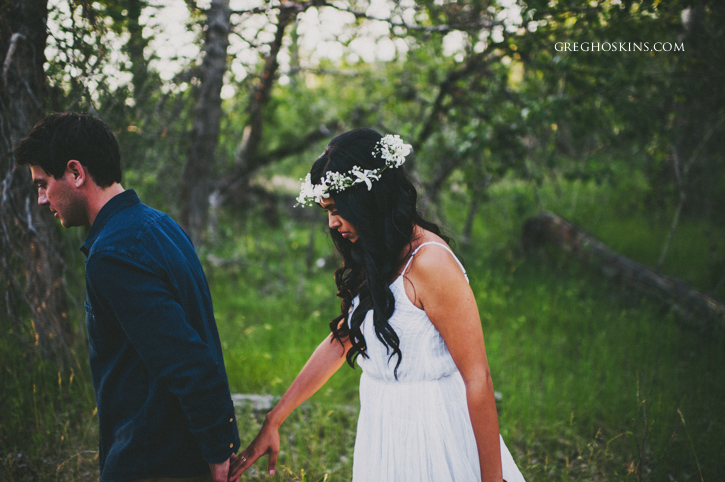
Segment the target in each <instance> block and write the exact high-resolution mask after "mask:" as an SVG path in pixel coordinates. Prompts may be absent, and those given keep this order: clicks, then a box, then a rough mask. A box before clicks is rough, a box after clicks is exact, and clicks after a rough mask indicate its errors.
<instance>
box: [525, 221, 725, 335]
mask: <svg viewBox="0 0 725 482" xmlns="http://www.w3.org/2000/svg"><path fill="white" fill-rule="evenodd" d="M522 242H523V245H524V247H525V248H526V249H531V248H535V247H539V246H543V245H545V244H552V245H554V246H555V247H557V248H559V249H561V250H563V251H565V252H566V253H568V254H570V255H571V256H573V257H575V258H577V259H579V260H580V261H584V262H585V263H589V264H592V265H594V266H596V267H598V268H599V269H600V270H601V271H602V273H603V274H604V275H605V276H607V277H609V278H613V279H616V280H618V281H619V282H621V283H623V284H624V285H626V286H628V287H630V288H632V289H635V290H637V291H639V292H641V293H643V294H645V295H647V296H649V297H651V298H654V299H656V300H658V301H659V302H661V303H664V304H665V305H667V306H669V307H670V308H671V309H673V310H674V311H676V312H677V313H679V314H680V315H681V316H682V317H683V318H685V319H686V320H688V321H689V322H691V323H693V324H694V325H696V326H698V327H700V328H705V327H708V326H712V325H714V326H716V327H718V328H720V329H725V305H723V304H722V303H720V302H718V301H716V300H714V299H712V298H709V297H708V296H706V295H704V294H702V293H700V292H698V291H696V290H694V289H692V288H691V287H689V286H687V285H686V284H685V283H683V282H681V281H678V280H676V279H673V278H669V277H667V276H664V275H661V274H659V273H657V272H655V271H653V270H651V269H649V268H647V267H646V266H643V265H641V264H639V263H636V262H634V261H632V260H630V259H628V258H626V257H624V256H622V255H620V254H617V253H615V252H614V251H612V250H611V249H610V248H608V247H607V246H605V245H604V244H602V243H601V242H600V241H598V240H597V239H596V238H594V237H592V236H590V235H589V234H587V233H585V232H584V231H582V230H581V229H579V228H578V227H576V226H574V225H572V224H570V223H568V222H566V221H565V220H564V219H562V218H560V217H558V216H556V215H554V214H550V213H545V214H540V215H539V216H536V217H533V218H529V219H527V220H526V222H525V223H524V227H523V233H522Z"/></svg>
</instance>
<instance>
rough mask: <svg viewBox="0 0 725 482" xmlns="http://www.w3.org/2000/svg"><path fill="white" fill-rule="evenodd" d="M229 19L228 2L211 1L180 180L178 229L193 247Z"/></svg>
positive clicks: (202, 229)
mask: <svg viewBox="0 0 725 482" xmlns="http://www.w3.org/2000/svg"><path fill="white" fill-rule="evenodd" d="M230 16H231V11H230V10H229V0H214V1H212V3H211V7H210V8H209V11H208V13H207V22H206V28H207V31H206V41H205V44H204V60H203V61H202V64H201V89H200V90H201V92H200V94H199V101H198V103H197V105H196V112H195V114H194V121H193V122H194V123H193V127H192V130H191V146H190V148H189V154H188V158H187V160H186V165H185V166H184V174H183V179H182V190H181V191H182V197H181V225H182V226H183V227H184V228H185V229H186V230H187V231H188V233H189V235H190V236H191V239H192V241H193V242H194V245H195V246H197V247H199V246H200V245H201V244H203V243H204V240H205V238H206V227H207V225H208V217H209V193H210V178H211V172H212V166H213V164H214V153H215V151H216V147H217V144H218V143H219V124H220V121H221V115H222V100H221V89H222V85H223V79H224V73H225V72H226V70H227V47H228V46H229V31H230Z"/></svg>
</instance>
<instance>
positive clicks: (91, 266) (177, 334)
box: [86, 253, 239, 463]
mask: <svg viewBox="0 0 725 482" xmlns="http://www.w3.org/2000/svg"><path fill="white" fill-rule="evenodd" d="M86 278H87V285H88V291H89V296H91V295H93V296H94V297H95V299H96V300H98V303H100V305H101V307H102V309H103V310H104V311H106V312H107V313H108V314H111V316H114V317H115V319H116V320H117V322H118V323H119V325H120V326H121V328H122V329H123V331H124V333H125V334H126V336H127V337H128V339H129V341H130V343H131V345H133V348H134V349H135V351H136V352H137V353H138V356H139V357H140V358H141V360H142V362H143V363H144V365H145V366H146V367H147V369H148V370H149V372H150V374H151V375H152V376H153V377H155V378H156V379H158V380H159V381H161V382H163V383H164V384H165V385H166V386H167V387H168V389H169V390H170V391H171V393H173V394H174V395H175V396H176V397H177V398H178V400H179V402H180V404H181V407H182V409H183V411H184V413H185V414H186V418H187V422H188V425H189V430H190V431H191V432H192V434H193V435H194V436H195V437H196V439H197V440H198V442H199V445H200V447H201V452H202V453H201V456H202V458H203V459H204V460H205V461H206V462H208V463H219V462H223V461H225V460H226V459H227V458H229V456H230V455H231V454H232V453H234V452H236V450H237V449H238V448H239V434H238V432H237V425H236V420H235V418H234V406H233V404H232V401H231V396H230V393H229V386H228V383H227V378H226V374H225V371H224V367H223V363H224V362H223V359H222V355H221V351H220V349H215V348H214V346H213V344H214V343H215V340H203V339H202V336H201V335H200V333H199V332H198V331H197V330H196V329H194V327H193V324H192V323H191V322H190V320H188V319H187V315H186V313H185V310H184V308H183V306H182V304H181V302H180V300H179V299H178V297H179V294H178V290H177V289H175V288H174V285H173V284H172V283H171V282H170V280H169V279H168V276H167V275H166V274H165V273H163V271H162V270H160V268H157V269H154V268H153V264H152V263H148V265H147V264H145V263H139V262H137V261H136V260H133V259H130V258H126V257H124V256H122V255H119V254H117V253H108V254H106V253H98V254H97V255H96V256H93V257H92V258H91V259H89V260H88V263H87V265H86ZM197 288H198V289H203V288H202V287H197ZM194 321H196V322H197V324H198V322H199V320H194ZM205 323H214V319H213V317H212V318H211V319H207V320H206V321H205ZM214 333H216V328H215V329H214Z"/></svg>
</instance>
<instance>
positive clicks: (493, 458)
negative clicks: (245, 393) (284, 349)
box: [230, 129, 523, 482]
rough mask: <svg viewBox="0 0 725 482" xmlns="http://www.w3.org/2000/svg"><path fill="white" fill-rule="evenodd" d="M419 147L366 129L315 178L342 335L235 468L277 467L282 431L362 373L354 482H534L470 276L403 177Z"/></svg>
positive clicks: (308, 369)
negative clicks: (346, 376) (519, 463)
mask: <svg viewBox="0 0 725 482" xmlns="http://www.w3.org/2000/svg"><path fill="white" fill-rule="evenodd" d="M409 152H410V146H409V145H407V144H404V143H403V142H402V141H401V140H400V138H399V137H398V136H390V135H389V136H385V137H383V136H381V135H380V134H379V133H377V132H376V131H374V130H371V129H356V130H353V131H349V132H346V133H344V134H342V135H340V136H338V137H336V138H335V139H333V140H332V141H331V142H330V144H329V145H328V146H327V148H326V149H325V152H323V154H322V155H321V156H320V158H319V159H317V161H315V163H314V164H313V166H312V169H311V171H310V174H308V175H307V178H306V179H305V180H304V182H303V184H302V189H301V192H300V196H299V197H298V199H297V200H298V203H299V204H303V205H314V204H315V203H316V204H319V205H320V206H321V207H322V208H324V209H325V210H326V211H327V214H328V222H329V227H330V233H331V236H332V239H333V240H334V243H335V246H336V248H337V250H338V251H339V252H340V254H341V255H342V260H343V262H342V267H340V268H339V269H338V270H337V271H336V272H335V282H336V284H337V289H338V293H337V295H338V296H339V297H340V298H341V299H342V303H341V305H342V308H341V312H340V315H339V316H337V317H336V318H335V319H334V320H332V322H331V323H330V328H331V332H332V333H331V334H330V335H329V336H328V337H327V339H325V340H324V341H323V342H322V343H321V344H320V345H319V346H318V347H317V349H316V350H315V352H314V353H313V354H312V356H311V357H310V359H309V360H308V362H307V363H306V364H305V366H304V367H303V368H302V371H301V372H300V373H299V375H298V376H297V378H296V379H295V380H294V382H293V383H292V385H291V386H290V387H289V389H288V390H287V392H286V393H285V394H284V396H283V397H282V398H281V400H280V401H279V403H278V404H277V405H276V406H275V407H274V408H273V409H272V411H271V412H269V414H268V415H267V417H266V419H265V421H264V424H263V426H262V429H261V430H260V432H259V434H258V435H257V437H256V438H255V439H254V441H252V443H251V444H250V445H249V446H248V447H247V448H246V449H244V450H243V451H242V452H240V454H239V456H238V458H237V459H236V460H235V461H233V462H232V468H231V471H230V474H231V475H232V476H233V478H236V477H238V476H239V475H240V474H241V473H242V472H244V471H245V470H246V469H248V468H249V467H250V466H251V465H252V463H253V462H254V461H256V460H257V459H258V458H259V457H260V456H262V455H264V454H269V471H270V473H272V474H273V473H274V470H275V467H276V462H277V455H278V453H279V449H280V445H279V443H280V442H279V426H280V425H281V424H282V422H283V421H284V420H285V419H286V418H287V416H288V415H289V414H290V413H291V412H292V410H294V409H295V408H296V407H297V406H299V405H300V404H301V403H302V402H303V401H305V400H306V399H307V398H309V397H310V396H311V395H312V394H314V393H315V392H316V391H317V390H318V389H320V388H321V387H322V386H323V385H324V384H325V382H326V381H327V380H328V379H329V378H330V377H331V376H332V374H333V373H335V371H337V369H338V368H340V366H342V364H343V363H344V362H345V361H346V360H347V362H348V363H349V364H350V365H351V366H354V363H355V361H357V363H358V365H360V367H361V368H362V370H363V374H362V376H361V379H360V417H359V420H358V427H357V438H356V441H355V454H354V460H353V480H354V481H431V482H443V481H473V480H483V481H497V482H501V480H507V481H509V482H513V481H523V477H522V476H521V473H520V472H519V470H518V468H517V467H516V464H515V463H514V461H513V459H512V458H511V455H510V453H509V451H508V449H507V448H506V446H505V445H504V443H503V440H502V439H501V438H500V435H499V429H498V417H497V414H496V406H495V401H494V392H493V384H492V382H491V376H490V373H489V368H488V362H487V360H486V350H485V346H484V340H483V332H482V328H481V321H480V318H479V315H478V308H477V307H476V302H475V299H474V297H473V293H472V292H471V289H470V288H469V286H468V279H467V277H466V275H465V272H464V270H463V266H462V265H461V264H460V262H459V261H458V259H457V258H456V257H455V256H454V255H453V253H452V252H451V250H450V248H449V247H448V246H447V238H446V237H445V236H443V235H442V234H441V232H440V230H439V228H438V227H437V226H436V225H435V224H433V223H431V222H428V221H426V220H425V219H423V218H422V217H421V216H420V215H419V214H418V212H417V210H416V201H417V193H416V190H415V188H414V187H413V185H412V184H411V183H410V181H409V180H408V178H407V177H406V175H405V173H404V171H403V169H400V166H401V165H402V164H403V163H404V162H405V156H406V155H408V154H409Z"/></svg>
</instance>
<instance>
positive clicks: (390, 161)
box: [296, 134, 412, 206]
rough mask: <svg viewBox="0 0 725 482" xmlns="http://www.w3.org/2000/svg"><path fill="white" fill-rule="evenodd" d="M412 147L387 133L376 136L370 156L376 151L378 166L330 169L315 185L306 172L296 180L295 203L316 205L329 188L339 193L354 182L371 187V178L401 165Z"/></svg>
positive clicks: (377, 177) (375, 179) (323, 197)
mask: <svg viewBox="0 0 725 482" xmlns="http://www.w3.org/2000/svg"><path fill="white" fill-rule="evenodd" d="M411 150H412V146H411V145H410V144H406V143H404V142H403V141H402V139H401V138H400V136H398V135H392V134H388V135H386V136H384V137H383V138H382V139H380V140H379V141H378V143H377V145H376V146H375V150H374V151H373V152H372V155H373V156H376V155H378V154H380V157H381V158H382V159H383V160H384V161H385V165H384V166H383V167H381V168H379V169H363V168H361V167H360V166H353V167H352V169H350V171H348V172H347V173H346V174H343V173H339V172H334V171H330V172H328V173H327V175H326V176H325V177H324V178H322V180H321V182H320V183H319V184H316V185H315V184H312V177H311V175H310V174H307V176H306V177H305V178H304V179H300V181H302V182H301V184H300V194H299V195H298V196H297V204H296V205H302V206H311V205H313V204H314V203H317V204H319V203H320V202H321V201H322V199H326V198H329V197H330V191H333V192H342V191H344V190H345V189H347V188H349V187H351V186H354V185H355V184H361V183H365V185H366V186H367V188H368V191H370V190H372V188H373V181H378V180H380V176H381V174H382V173H383V171H384V170H386V169H388V168H396V167H400V166H402V165H403V163H404V162H405V157H406V156H407V155H408V154H410V151H411Z"/></svg>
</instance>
